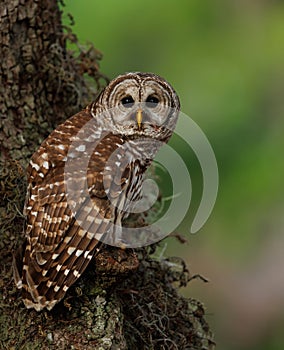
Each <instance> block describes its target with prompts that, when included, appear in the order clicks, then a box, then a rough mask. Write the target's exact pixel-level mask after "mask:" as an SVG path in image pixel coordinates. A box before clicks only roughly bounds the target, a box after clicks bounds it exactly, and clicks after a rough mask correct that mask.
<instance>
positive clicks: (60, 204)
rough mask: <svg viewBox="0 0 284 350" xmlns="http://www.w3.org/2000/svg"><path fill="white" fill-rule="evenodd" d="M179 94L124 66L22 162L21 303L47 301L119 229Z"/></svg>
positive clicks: (172, 120) (116, 240) (116, 237)
mask: <svg viewBox="0 0 284 350" xmlns="http://www.w3.org/2000/svg"><path fill="white" fill-rule="evenodd" d="M179 107H180V105H179V99H178V97H177V95H176V93H175V91H174V90H173V88H172V87H171V86H170V85H169V84H168V83H167V82H166V81H165V80H164V79H162V78H161V77H158V76H156V75H154V74H150V73H128V74H125V75H121V76H119V77H117V78H116V79H114V80H112V81H111V82H110V84H109V85H108V86H107V87H106V88H105V89H104V90H103V91H102V92H101V94H100V95H99V97H98V98H97V100H96V101H95V102H93V103H91V104H90V105H89V106H87V107H86V108H85V109H84V110H82V111H81V112H79V113H77V114H76V115H74V116H72V117H71V118H69V119H67V120H66V121H65V123H63V124H61V125H60V126H58V127H57V129H56V130H54V131H53V132H52V133H51V134H50V135H49V136H48V138H47V139H46V140H45V141H44V142H43V143H42V145H41V146H40V147H39V149H38V150H37V151H36V152H35V153H34V155H33V156H32V158H31V160H30V163H29V166H28V170H27V173H28V174H27V175H28V191H27V197H26V203H25V208H24V214H25V215H26V221H27V222H26V242H25V246H24V252H23V259H20V258H19V256H16V259H15V263H14V277H15V280H16V284H17V287H18V288H22V296H23V301H24V303H25V306H26V307H27V308H34V309H36V310H37V311H40V310H42V309H44V308H47V309H48V310H50V309H52V308H53V307H54V305H55V304H56V303H57V302H59V301H60V300H61V299H62V298H63V297H64V295H65V293H66V291H67V290H68V288H69V287H70V286H71V285H72V284H73V283H74V282H75V281H76V280H77V279H78V278H79V277H80V276H81V274H82V273H83V272H84V270H85V269H86V267H87V266H88V264H89V263H90V261H91V259H92V258H93V256H94V254H96V252H97V251H98V250H99V248H100V246H101V245H102V244H103V243H102V242H104V241H105V237H107V238H108V239H107V240H106V241H107V242H110V244H113V245H117V246H119V245H120V243H121V246H127V244H125V243H127V242H122V241H121V242H120V240H122V238H121V235H120V232H121V230H120V229H118V228H121V229H123V227H122V220H123V219H124V218H125V217H126V216H127V215H128V213H129V211H130V207H131V205H130V204H131V203H132V202H133V201H134V202H135V201H136V200H138V199H139V198H140V196H141V187H142V181H143V174H144V173H145V171H146V169H147V167H148V166H149V165H150V164H151V161H152V159H153V158H154V156H155V154H156V152H157V151H158V149H159V147H160V146H161V144H162V143H164V142H167V141H168V139H169V138H170V136H171V135H172V133H173V130H174V127H175V125H176V122H177V118H178V112H179Z"/></svg>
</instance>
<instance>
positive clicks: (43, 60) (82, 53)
mask: <svg viewBox="0 0 284 350" xmlns="http://www.w3.org/2000/svg"><path fill="white" fill-rule="evenodd" d="M97 30H99V29H98V28H97ZM0 32H1V36H0V58H1V61H0V348H1V349H2V348H3V349H136V348H137V349H213V348H214V342H213V340H212V334H211V331H210V329H209V328H208V325H207V323H206V321H205V319H204V309H203V306H202V305H201V304H200V303H199V302H197V301H196V300H192V299H189V300H188V299H185V298H183V297H181V296H180V295H179V294H178V292H177V289H175V288H174V287H173V284H172V283H173V282H174V281H178V282H179V283H180V284H183V285H185V284H186V283H187V281H188V280H189V278H188V272H187V270H186V268H185V267H184V265H183V263H182V262H181V261H176V262H175V263H174V264H173V263H172V262H171V263H169V261H168V260H162V261H154V260H153V258H151V255H149V253H148V251H147V250H146V249H145V250H142V251H138V252H133V251H128V250H126V251H118V250H115V249H114V248H112V249H110V248H106V249H105V250H103V251H102V253H101V254H100V255H98V256H97V258H96V261H94V263H93V265H92V266H91V267H90V269H89V270H88V271H86V273H85V275H84V276H82V278H81V279H80V280H79V281H78V283H77V284H76V285H75V286H74V287H72V288H71V289H70V291H69V293H68V295H67V296H66V298H65V300H64V301H63V302H61V303H60V304H59V305H58V306H56V307H55V308H54V310H52V311H51V312H41V313H37V312H36V311H33V310H26V309H25V308H24V306H23V304H22V302H21V297H20V293H19V292H18V291H17V290H16V288H15V286H14V283H13V280H12V269H11V265H12V254H13V251H15V249H16V248H17V247H18V246H19V245H20V244H21V243H22V241H23V239H24V225H25V222H24V217H23V216H22V214H21V212H22V208H23V203H24V198H25V192H26V180H25V167H26V165H27V163H28V160H29V158H30V156H31V155H32V154H33V152H34V151H35V149H36V148H37V147H38V146H39V145H40V143H41V142H42V140H43V139H44V138H45V137H46V136H47V135H48V134H49V133H50V132H51V130H53V129H54V128H55V127H56V126H57V125H58V124H59V123H60V122H62V121H63V120H65V119H66V118H67V117H69V116H71V115H73V114H75V113H76V112H78V111H79V110H80V109H81V108H82V107H84V106H85V105H86V104H87V103H88V102H90V101H92V100H94V98H95V97H96V95H97V93H98V92H99V90H100V88H101V85H102V86H103V85H104V83H105V81H106V80H107V79H106V78H105V77H104V76H103V74H101V72H100V71H99V65H98V62H99V60H100V59H101V54H100V53H99V52H98V51H97V50H96V49H95V48H94V47H88V48H83V47H82V46H81V45H80V46H79V45H77V40H76V36H75V35H74V34H72V32H71V30H70V29H66V28H65V29H64V28H63V26H62V23H61V11H60V8H59V4H58V3H57V2H56V0H50V1H46V0H2V2H1V5H0ZM68 40H70V41H71V42H72V43H73V44H75V45H77V50H76V51H74V52H71V51H69V50H67V48H66V43H67V41H68ZM89 78H92V81H91V80H90V79H89ZM173 266H174V267H175V268H176V267H180V269H179V271H178V272H177V271H176V270H175V269H173ZM134 268H135V269H136V271H135V273H129V272H130V271H133V269H134Z"/></svg>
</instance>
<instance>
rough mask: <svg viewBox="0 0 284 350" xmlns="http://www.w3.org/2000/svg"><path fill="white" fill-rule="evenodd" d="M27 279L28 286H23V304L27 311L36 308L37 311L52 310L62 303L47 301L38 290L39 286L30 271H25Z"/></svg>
mask: <svg viewBox="0 0 284 350" xmlns="http://www.w3.org/2000/svg"><path fill="white" fill-rule="evenodd" d="M25 267H26V266H24V268H25ZM25 278H26V285H24V286H23V302H24V304H25V306H26V308H27V309H31V308H34V309H35V310H36V311H41V310H42V309H44V308H47V309H48V310H51V309H52V308H53V307H54V305H55V304H56V303H57V302H59V301H60V299H59V300H56V299H53V300H47V299H46V297H45V296H43V295H40V294H39V292H38V290H37V287H38V285H36V284H35V282H34V280H33V279H32V277H31V275H30V273H29V271H28V269H25Z"/></svg>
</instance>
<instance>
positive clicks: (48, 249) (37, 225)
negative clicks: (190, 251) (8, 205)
mask: <svg viewBox="0 0 284 350" xmlns="http://www.w3.org/2000/svg"><path fill="white" fill-rule="evenodd" d="M68 123H69V124H70V120H69V121H68ZM62 129H64V130H65V128H63V127H62V126H61V127H59V128H58V129H56V130H55V131H54V132H53V133H52V134H51V135H50V136H49V137H48V138H47V140H46V141H45V142H44V143H43V144H42V146H41V147H40V148H39V150H38V151H37V152H36V153H35V154H34V156H33V157H32V159H31V162H30V164H29V167H28V178H29V185H28V194H27V199H26V204H25V210H24V212H25V215H26V216H27V229H26V236H27V243H26V249H25V254H24V259H23V271H22V287H23V290H22V293H23V299H24V302H25V305H26V306H27V307H28V308H31V307H34V308H35V309H36V310H38V311H39V310H41V309H43V308H44V307H46V308H48V309H51V308H52V307H53V306H54V305H55V304H56V303H57V302H58V301H59V300H61V299H62V298H63V296H64V294H65V293H66V291H67V290H68V288H69V287H70V286H71V285H72V284H73V283H74V282H75V281H76V279H77V278H78V277H80V275H81V274H82V272H83V271H84V270H85V268H86V267H87V265H88V264H89V262H90V260H91V259H92V257H93V255H94V253H95V252H96V250H97V249H96V248H98V247H97V243H98V239H100V238H101V237H102V235H103V234H105V232H107V230H108V227H109V226H110V225H111V216H112V214H113V213H112V210H111V209H110V208H111V207H110V205H109V201H108V199H107V197H106V195H105V193H103V190H102V186H103V181H102V179H101V177H102V174H101V167H100V166H98V163H99V164H101V163H102V159H101V157H97V162H96V164H94V166H93V171H92V172H91V174H92V175H91V176H88V180H89V182H91V183H94V184H96V186H95V188H93V190H92V194H91V196H89V195H87V196H86V195H85V196H84V195H82V196H80V203H79V206H78V209H77V211H76V217H74V213H73V212H72V211H71V209H70V205H69V204H70V203H68V201H67V197H66V188H65V182H64V176H65V175H64V166H65V163H64V162H65V160H66V154H67V149H68V142H67V140H64V139H62ZM64 132H65V134H64V137H66V136H67V137H68V135H66V130H65V131H64ZM68 139H70V138H68ZM65 141H66V142H65ZM101 147H103V145H101ZM52 148H53V151H52V152H50V151H51V150H52ZM78 149H79V151H78V152H80V150H81V149H82V148H78ZM47 150H48V152H47ZM102 164H103V163H102ZM74 176H75V177H76V174H74ZM98 184H101V185H100V186H99V185H98Z"/></svg>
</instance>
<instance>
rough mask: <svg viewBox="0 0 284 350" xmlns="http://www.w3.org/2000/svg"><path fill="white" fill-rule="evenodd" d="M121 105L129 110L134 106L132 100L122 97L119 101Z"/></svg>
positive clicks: (128, 97) (129, 97)
mask: <svg viewBox="0 0 284 350" xmlns="http://www.w3.org/2000/svg"><path fill="white" fill-rule="evenodd" d="M121 103H122V104H123V106H124V107H126V108H130V107H132V106H133V105H134V100H133V98H132V97H131V96H126V97H123V99H122V100H121Z"/></svg>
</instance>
